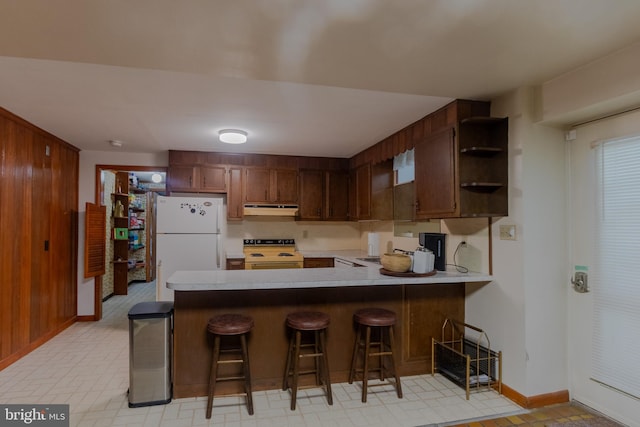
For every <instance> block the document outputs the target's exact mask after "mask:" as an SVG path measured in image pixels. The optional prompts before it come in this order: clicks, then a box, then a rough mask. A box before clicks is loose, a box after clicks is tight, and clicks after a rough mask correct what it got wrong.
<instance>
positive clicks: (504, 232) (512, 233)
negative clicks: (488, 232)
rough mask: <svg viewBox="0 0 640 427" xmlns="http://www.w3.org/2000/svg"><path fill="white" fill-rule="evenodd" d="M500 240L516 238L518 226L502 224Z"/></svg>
mask: <svg viewBox="0 0 640 427" xmlns="http://www.w3.org/2000/svg"><path fill="white" fill-rule="evenodd" d="M500 240H516V226H515V225H501V226H500Z"/></svg>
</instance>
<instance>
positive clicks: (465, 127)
mask: <svg viewBox="0 0 640 427" xmlns="http://www.w3.org/2000/svg"><path fill="white" fill-rule="evenodd" d="M507 132H508V119H506V118H505V119H499V118H492V117H475V118H474V117H472V118H466V119H463V120H461V121H459V122H458V123H457V125H456V126H451V127H445V128H444V129H443V130H441V131H439V132H435V133H432V134H430V135H429V136H428V137H426V138H425V139H423V140H422V141H421V142H419V143H418V144H416V146H415V173H416V176H415V194H416V197H415V199H416V218H417V219H429V218H453V217H492V216H506V215H507V214H508V197H507V196H508V157H507V155H508V153H507Z"/></svg>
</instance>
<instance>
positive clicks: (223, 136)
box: [218, 129, 247, 144]
mask: <svg viewBox="0 0 640 427" xmlns="http://www.w3.org/2000/svg"><path fill="white" fill-rule="evenodd" d="M218 137H219V138H220V141H221V142H225V143H227V144H244V143H245V142H247V133H246V132H245V131H243V130H239V129H223V130H221V131H220V132H218Z"/></svg>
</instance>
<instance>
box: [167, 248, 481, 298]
mask: <svg viewBox="0 0 640 427" xmlns="http://www.w3.org/2000/svg"><path fill="white" fill-rule="evenodd" d="M307 253H308V252H307ZM307 253H305V255H307ZM322 254H323V255H322V256H332V257H337V258H343V259H348V260H351V261H354V262H357V263H358V264H362V265H365V267H351V268H298V269H279V270H278V269H276V270H207V271H176V272H175V273H174V274H172V275H171V276H170V277H169V278H168V279H167V287H168V288H169V289H173V290H175V291H207V290H216V291H224V290H253V289H304V288H328V287H350V286H378V285H411V284H416V285H423V284H436V283H440V284H441V283H461V282H490V281H492V280H493V278H492V277H491V276H490V275H488V274H483V273H459V272H457V271H455V270H454V271H446V272H445V271H438V272H437V273H436V274H435V275H433V276H427V277H394V276H386V275H383V274H380V267H381V266H380V265H379V264H373V263H367V262H363V261H360V260H357V259H355V258H356V257H357V256H362V254H361V253H360V252H359V251H322ZM308 256H321V255H320V252H319V251H318V252H316V251H313V255H311V254H310V253H309V255H308Z"/></svg>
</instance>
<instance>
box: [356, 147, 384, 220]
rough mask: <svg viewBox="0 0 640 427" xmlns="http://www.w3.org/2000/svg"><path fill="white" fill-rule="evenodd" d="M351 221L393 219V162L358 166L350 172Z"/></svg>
mask: <svg viewBox="0 0 640 427" xmlns="http://www.w3.org/2000/svg"><path fill="white" fill-rule="evenodd" d="M352 180H353V182H352V183H351V191H352V193H353V194H352V195H351V203H352V206H351V209H350V210H351V212H352V217H351V219H354V220H358V221H366V220H391V219H393V160H392V159H389V160H386V161H384V162H380V163H376V164H373V165H372V164H371V163H365V164H363V165H360V166H359V167H358V168H356V169H355V171H353V172H352Z"/></svg>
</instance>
